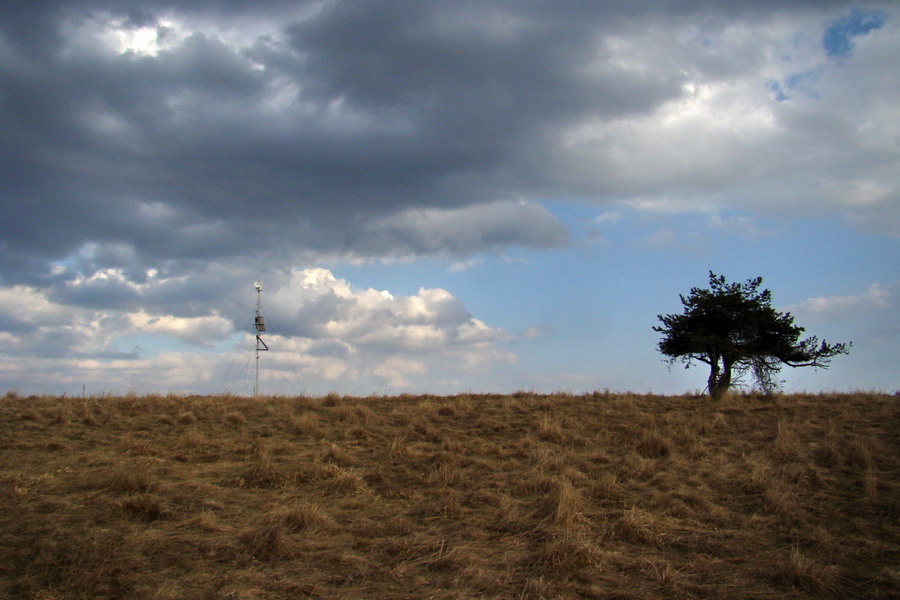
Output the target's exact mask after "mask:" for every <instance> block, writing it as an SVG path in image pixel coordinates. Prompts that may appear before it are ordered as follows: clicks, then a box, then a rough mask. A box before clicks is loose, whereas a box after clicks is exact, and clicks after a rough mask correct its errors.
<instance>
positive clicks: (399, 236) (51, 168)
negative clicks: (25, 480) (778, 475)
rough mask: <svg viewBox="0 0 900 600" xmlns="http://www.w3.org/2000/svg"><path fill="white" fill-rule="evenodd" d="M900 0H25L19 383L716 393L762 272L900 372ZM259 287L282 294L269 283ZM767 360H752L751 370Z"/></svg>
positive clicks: (1, 99)
mask: <svg viewBox="0 0 900 600" xmlns="http://www.w3.org/2000/svg"><path fill="white" fill-rule="evenodd" d="M898 56H900V6H898V5H897V4H896V3H894V2H845V1H839V0H808V1H803V0H761V1H757V2H733V1H732V0H721V1H717V0H704V1H701V2H698V1H696V0H668V1H664V0H648V1H646V2H632V1H630V0H607V1H603V0H596V1H585V0H571V1H563V2H561V1H559V0H515V1H513V0H478V1H477V2H476V1H471V0H454V1H453V2H448V1H439V0H380V1H379V0H371V1H370V0H359V1H357V0H317V1H309V2H303V1H290V2H288V1H283V0H255V1H254V2H252V3H248V2H237V1H234V0H221V1H218V2H216V1H213V0H190V1H187V0H182V1H179V0H115V1H113V0H65V1H62V0H30V1H28V2H18V1H12V2H3V3H2V4H0V131H2V136H0V203H2V204H0V206H2V208H3V212H4V214H5V217H4V218H3V219H2V220H0V342H2V343H0V391H6V390H10V391H12V390H15V391H16V392H18V393H19V394H63V393H65V394H68V395H70V396H78V395H81V394H89V395H95V394H130V393H135V394H151V393H179V394H180V393H185V394H187V393H191V394H220V393H230V394H241V395H249V394H252V393H253V391H254V385H255V369H256V366H257V362H256V354H255V348H256V345H255V331H254V327H253V317H254V312H255V310H256V307H257V300H260V301H261V314H262V315H263V316H264V317H265V321H266V324H267V331H266V332H265V333H263V334H262V338H263V340H264V341H265V343H266V344H267V345H268V347H269V351H268V352H261V353H260V356H259V362H258V366H259V373H260V376H259V377H260V385H259V391H260V393H263V394H278V395H300V394H306V395H322V394H327V393H332V392H334V393H339V394H348V395H360V396H368V395H394V394H402V393H413V394H421V393H430V394H457V393H468V392H474V393H481V392H492V393H493V392H497V393H507V392H513V391H517V390H525V391H534V392H539V393H549V392H557V391H561V392H570V393H582V392H590V391H594V390H611V391H632V392H636V393H661V394H678V393H685V392H690V393H692V392H696V391H702V390H703V389H704V388H705V385H706V383H705V382H706V378H707V375H708V373H707V371H706V370H704V368H703V366H704V365H699V366H695V367H693V368H691V369H684V368H683V367H682V366H680V365H675V366H673V367H671V368H670V366H669V365H668V364H667V363H666V362H665V361H664V360H663V357H662V356H661V355H660V354H659V352H658V351H657V343H658V342H659V334H658V333H656V332H654V331H653V326H654V325H657V324H659V321H658V318H657V316H658V315H660V314H669V313H677V312H681V310H682V307H681V304H680V301H679V295H680V294H687V293H688V292H689V290H690V289H691V288H692V287H695V286H700V287H703V286H706V285H707V283H708V274H709V272H710V271H714V272H715V273H717V274H722V275H724V276H725V277H726V278H727V279H728V280H729V281H744V280H746V279H749V278H752V277H757V276H759V277H762V278H763V286H764V287H766V288H768V289H770V290H771V291H772V297H773V305H774V306H775V307H776V308H777V309H779V310H784V311H789V312H790V313H791V314H792V315H794V317H795V319H796V323H797V324H798V325H800V326H802V327H805V328H806V335H816V336H818V337H819V338H820V339H822V338H824V339H826V340H827V341H829V342H832V343H834V342H852V343H853V348H852V351H851V353H850V355H848V356H840V357H837V358H835V359H834V360H833V362H832V365H831V367H830V369H828V370H823V369H809V368H807V369H790V368H785V369H784V370H783V371H782V373H781V377H782V379H783V380H784V389H785V390H786V391H810V392H817V391H857V390H865V391H869V390H877V391H885V392H889V393H893V392H894V391H895V390H898V389H900V375H898V373H900V369H898V368H897V365H898V364H900V299H898V297H900V62H898ZM257 280H258V281H261V282H262V284H263V290H262V292H261V293H260V294H259V295H258V294H257V292H256V290H255V289H254V285H253V284H254V282H255V281H257ZM748 383H749V382H748Z"/></svg>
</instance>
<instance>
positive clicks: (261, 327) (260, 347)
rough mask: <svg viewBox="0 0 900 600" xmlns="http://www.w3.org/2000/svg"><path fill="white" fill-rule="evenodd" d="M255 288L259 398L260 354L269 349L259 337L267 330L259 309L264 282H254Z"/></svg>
mask: <svg viewBox="0 0 900 600" xmlns="http://www.w3.org/2000/svg"><path fill="white" fill-rule="evenodd" d="M253 287H254V288H256V319H255V324H256V385H255V386H253V396H254V397H256V396H259V353H260V352H265V351H266V350H268V349H269V347H268V346H266V343H265V342H264V341H262V338H261V337H259V334H260V333H262V332H263V331H265V330H266V321H265V318H263V316H262V315H261V314H260V313H259V309H260V307H261V306H262V282H261V281H256V282H254V283H253Z"/></svg>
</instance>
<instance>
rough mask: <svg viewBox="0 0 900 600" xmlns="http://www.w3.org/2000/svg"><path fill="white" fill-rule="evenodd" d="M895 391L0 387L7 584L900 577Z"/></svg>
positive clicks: (574, 592)
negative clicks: (411, 392)
mask: <svg viewBox="0 0 900 600" xmlns="http://www.w3.org/2000/svg"><path fill="white" fill-rule="evenodd" d="M898 475H900V406H898V399H897V398H896V397H893V396H888V395H884V394H864V393H857V394H821V395H792V396H775V397H761V396H751V395H734V396H730V397H727V398H725V399H723V400H722V401H720V402H716V403H713V402H711V401H709V400H707V399H705V398H698V397H696V396H690V397H689V396H684V397H660V396H640V395H634V394H610V393H605V392H598V393H595V394H592V395H586V396H572V395H564V394H556V395H539V394H534V393H531V392H517V393H515V394H513V395H510V396H499V395H498V396H493V395H478V394H465V395H460V396H453V397H435V396H408V395H407V396H401V397H396V398H352V397H344V396H339V395H337V394H330V395H329V396H327V397H325V398H264V399H249V398H239V397H231V396H226V397H194V396H191V397H180V396H174V395H169V396H146V397H137V396H128V397H122V398H114V397H104V398H86V399H67V398H52V397H30V398H24V397H19V396H15V395H7V396H6V397H5V398H3V399H2V400H0V597H3V598H22V599H25V600H29V599H30V600H38V599H43V600H49V599H69V598H75V599H87V598H91V599H93V598H110V599H112V598H135V599H153V600H165V599H176V598H177V599H182V598H188V599H190V598H196V599H198V600H199V599H203V600H216V599H222V600H224V599H237V598H240V599H244V600H251V599H272V598H410V599H412V598H533V599H538V598H548V599H549V598H635V599H636V598H757V599H775V598H892V597H900V550H898V548H900V481H898Z"/></svg>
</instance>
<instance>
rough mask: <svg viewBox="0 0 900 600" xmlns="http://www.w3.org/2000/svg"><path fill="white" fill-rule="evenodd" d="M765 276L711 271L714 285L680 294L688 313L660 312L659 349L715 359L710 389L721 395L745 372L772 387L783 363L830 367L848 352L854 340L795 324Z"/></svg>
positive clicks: (680, 357) (674, 356)
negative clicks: (731, 277) (831, 339)
mask: <svg viewBox="0 0 900 600" xmlns="http://www.w3.org/2000/svg"><path fill="white" fill-rule="evenodd" d="M761 284H762V277H757V278H755V279H748V280H747V281H746V282H745V283H727V282H726V281H725V277H723V276H720V275H716V274H715V273H713V272H712V271H710V272H709V289H701V288H696V287H695V288H692V289H691V293H690V294H689V295H688V296H687V297H684V296H680V298H681V303H682V304H683V305H684V313H683V314H674V315H665V316H663V315H659V316H658V317H659V320H660V321H662V326H655V327H653V330H654V331H657V332H659V333H661V334H663V337H662V339H661V340H660V342H659V346H658V348H659V351H660V352H661V353H662V354H664V355H665V356H667V357H669V365H670V366H671V365H672V364H673V363H675V362H676V361H681V362H684V363H685V368H688V367H690V366H691V363H692V362H693V361H695V360H696V361H699V362H702V363H706V364H707V365H709V380H708V390H709V394H710V396H712V397H713V398H714V399H716V400H718V399H719V398H721V397H722V396H723V395H724V394H725V392H727V391H728V389H729V388H730V387H731V386H732V385H733V384H734V383H735V382H737V381H738V380H739V379H740V377H742V376H743V375H744V374H746V373H748V372H750V373H752V375H753V377H754V379H755V380H756V382H757V384H758V385H759V387H760V388H762V389H763V390H764V391H765V392H772V391H774V390H776V389H777V388H778V384H779V383H780V382H779V380H778V379H777V375H778V372H779V371H780V369H781V367H782V365H788V366H789V367H820V368H822V369H827V368H828V365H829V363H830V362H831V358H833V357H834V356H837V355H839V354H847V353H848V352H849V351H850V346H851V344H834V345H831V344H828V343H827V342H825V341H824V340H823V341H822V343H821V344H820V343H819V340H818V339H817V338H816V337H815V336H813V337H808V338H806V339H804V340H801V339H800V335H801V334H802V333H803V331H804V329H803V328H802V327H798V326H797V325H794V317H793V316H792V315H791V313H781V312H778V311H776V310H775V309H773V308H772V306H771V302H772V294H771V292H769V290H766V289H764V290H762V291H760V290H759V287H760V285H761Z"/></svg>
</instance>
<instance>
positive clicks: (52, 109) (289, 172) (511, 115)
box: [0, 2, 678, 279]
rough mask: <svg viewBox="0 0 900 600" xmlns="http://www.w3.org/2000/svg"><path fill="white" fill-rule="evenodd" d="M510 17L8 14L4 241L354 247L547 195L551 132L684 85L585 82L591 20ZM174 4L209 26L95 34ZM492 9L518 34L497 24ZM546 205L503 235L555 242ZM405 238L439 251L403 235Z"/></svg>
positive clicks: (221, 8)
mask: <svg viewBox="0 0 900 600" xmlns="http://www.w3.org/2000/svg"><path fill="white" fill-rule="evenodd" d="M284 6H285V5H284V4H283V3H270V4H268V5H266V4H262V5H259V6H258V7H257V10H258V11H260V12H263V13H264V12H265V11H266V10H267V9H271V10H273V11H274V12H273V15H274V16H278V15H279V14H280V13H279V11H281V10H283V9H284ZM538 8H539V7H538ZM516 11H517V9H516V7H515V6H514V5H508V6H505V5H503V4H498V5H497V8H496V9H495V8H491V7H487V8H485V10H484V11H482V10H481V9H480V8H479V7H478V6H476V5H471V4H465V3H461V4H458V5H453V6H452V7H451V6H449V5H446V4H444V3H435V4H428V3H403V2H397V3H393V2H391V3H334V4H331V3H327V4H326V5H325V6H324V8H323V9H322V10H321V11H320V12H319V13H318V14H315V15H314V16H312V17H308V18H305V19H304V20H302V21H300V22H297V23H293V24H291V23H281V22H278V21H277V20H276V19H273V20H272V22H271V23H270V24H269V27H270V29H269V31H268V32H263V33H261V34H260V35H257V36H256V38H255V39H253V40H249V41H248V42H247V43H246V44H244V45H240V44H238V43H234V42H229V41H228V40H227V39H225V37H224V36H220V35H218V34H217V31H216V29H215V27H216V26H219V27H221V28H222V29H228V28H233V27H236V28H239V27H240V22H241V19H245V18H246V17H247V13H243V14H241V13H237V12H235V13H231V12H230V8H229V5H228V4H223V3H188V4H184V5H183V6H182V5H179V4H177V3H166V2H161V3H159V4H156V5H153V4H151V3H132V4H128V3H112V2H82V3H49V2H48V3H29V4H28V6H27V7H25V8H23V9H22V10H21V11H19V12H16V11H15V5H13V6H10V5H7V7H6V9H4V13H3V17H4V19H3V23H4V24H3V25H2V42H0V48H2V51H3V64H2V69H0V89H2V95H0V103H2V104H0V106H2V117H0V118H2V127H3V129H4V132H5V135H4V139H3V146H2V149H0V158H2V165H3V166H2V167H0V168H2V182H3V183H2V189H0V194H2V200H3V203H4V208H5V209H6V211H7V213H8V214H11V215H14V218H12V219H6V220H4V221H3V225H2V237H3V242H4V246H5V248H4V249H5V250H7V252H9V253H12V254H16V253H21V254H22V255H23V256H40V257H42V258H43V260H49V259H57V260H59V259H61V258H63V257H65V256H66V255H67V254H70V253H71V252H73V251H75V250H76V249H77V248H79V247H80V246H81V245H82V244H84V243H87V242H91V241H95V242H111V243H117V244H130V245H131V246H133V248H134V251H135V252H136V254H137V255H138V256H140V257H142V260H144V261H152V260H161V259H179V258H205V259H213V258H222V257H227V256H230V255H231V256H237V255H242V254H245V253H247V252H248V251H250V249H251V248H259V247H260V246H261V245H263V246H265V245H268V246H277V245H278V242H277V241H276V240H279V239H281V240H283V239H285V238H288V237H289V238H290V239H291V240H292V243H293V244H294V245H296V244H298V243H299V244H301V245H304V246H306V247H308V248H310V249H319V250H324V251H329V252H335V251H340V252H359V251H362V252H365V248H366V244H365V243H364V242H365V240H361V238H360V235H359V233H360V230H361V229H363V228H364V227H365V226H366V224H367V223H368V222H369V221H370V220H371V219H374V218H384V217H389V216H390V215H394V214H397V213H399V212H400V211H403V210H404V209H409V208H416V207H462V206H466V205H470V204H473V203H484V202H490V201H495V200H498V199H508V198H509V197H510V196H511V195H514V194H516V193H518V192H520V191H531V190H533V189H534V188H535V187H540V185H541V184H540V169H541V165H542V163H543V162H544V160H545V155H544V153H545V151H546V148H545V145H544V144H543V143H542V134H543V132H544V131H546V130H547V129H548V128H551V127H554V126H556V125H559V124H562V123H564V122H566V121H567V120H571V119H572V118H573V116H574V117H577V116H579V115H583V114H584V113H585V112H586V111H591V112H593V111H599V112H603V113H606V114H617V113H623V112H628V111H641V110H646V109H648V108H651V107H652V106H654V105H655V104H657V103H658V102H660V101H662V100H664V99H665V98H668V97H671V96H672V95H673V94H675V93H676V92H677V84H678V82H677V81H676V80H665V79H663V80H659V79H649V80H645V79H643V78H641V77H636V76H633V75H630V74H628V73H611V74H610V77H609V78H608V79H607V80H594V79H591V78H586V77H584V76H583V74H580V73H578V72H577V66H578V65H580V64H583V63H584V62H586V61H588V60H589V59H590V57H591V54H592V52H593V51H594V48H595V41H596V40H595V39H594V38H595V35H596V31H595V30H596V27H595V26H585V25H583V24H580V23H579V22H578V21H577V20H569V18H570V17H572V16H574V15H566V14H565V12H563V13H561V14H562V15H563V16H557V17H555V18H552V19H547V17H548V14H545V13H544V11H543V10H537V9H536V8H526V9H525V10H524V11H523V13H522V14H515V13H516ZM170 13H171V14H174V18H175V19H176V20H177V18H178V16H179V15H180V14H182V13H183V14H186V15H189V16H193V17H195V18H197V19H200V20H201V21H202V20H203V19H206V21H205V22H207V23H211V24H212V25H211V26H210V30H209V31H193V32H191V31H187V32H184V33H185V37H183V39H178V40H176V41H173V42H172V44H171V45H169V46H166V45H165V44H163V47H162V48H161V49H160V50H159V52H158V53H157V54H155V55H144V54H141V53H139V52H124V53H119V52H116V51H113V49H111V48H108V47H104V45H103V43H102V42H101V40H100V38H99V37H98V35H97V32H98V31H101V30H102V28H103V27H104V26H107V27H108V26H111V25H115V26H117V27H119V28H120V29H122V30H129V29H132V30H133V29H135V28H139V27H141V26H148V25H156V26H158V27H159V30H158V35H159V36H160V40H161V41H162V42H165V41H166V40H168V39H170V38H172V36H174V35H176V33H173V32H170V31H168V30H167V29H166V27H167V26H166V25H164V24H163V23H164V21H163V15H165V14H170ZM484 15H487V16H488V18H489V19H495V20H496V21H497V26H500V27H503V26H504V23H506V22H507V21H509V22H510V23H511V24H510V27H511V28H512V29H511V30H510V31H508V32H501V33H499V34H498V33H497V31H495V28H494V25H493V24H492V23H490V22H489V23H484V22H482V21H481V19H482V18H483V16H484ZM101 33H102V31H101ZM544 218H545V219H546V220H547V227H545V228H543V229H542V228H534V229H530V230H526V231H523V232H521V233H520V234H519V235H511V236H508V239H507V240H505V241H507V242H508V243H514V244H515V243H519V244H525V245H532V244H537V245H547V244H557V243H560V242H561V241H564V240H561V239H560V237H559V235H558V231H555V230H554V228H556V229H558V227H559V226H558V224H557V222H556V221H555V219H554V218H553V217H552V216H551V215H549V213H547V214H546V215H544ZM545 231H551V237H549V238H548V237H542V234H543V233H544V232H545ZM253 232H263V233H264V234H265V235H256V236H253V235H252V234H253ZM297 233H300V234H302V235H299V236H298V235H297ZM291 234H293V235H291ZM360 241H362V242H363V243H360ZM369 245H370V246H371V244H369ZM377 245H378V249H379V251H382V252H383V251H387V252H388V253H390V250H391V249H390V248H389V247H388V248H385V247H384V245H383V244H381V243H380V244H377ZM403 249H404V251H412V252H413V253H416V252H433V251H440V248H434V247H427V248H425V247H422V248H410V247H409V246H408V239H407V240H404V241H403ZM472 249H473V250H477V248H472ZM23 268H24V267H23ZM16 276H17V275H16V274H14V273H12V272H9V271H7V273H6V278H7V279H9V278H10V277H11V278H12V279H15V278H16Z"/></svg>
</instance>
